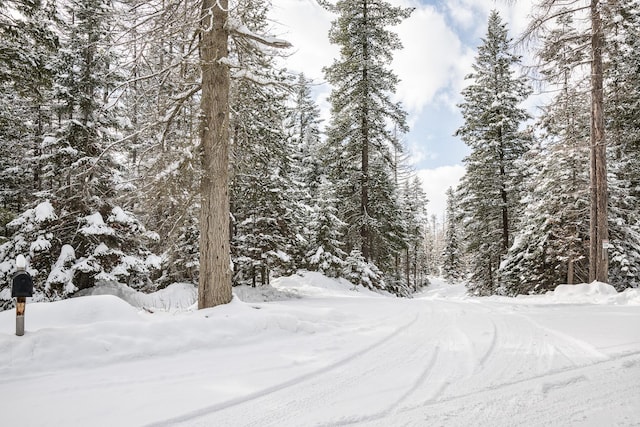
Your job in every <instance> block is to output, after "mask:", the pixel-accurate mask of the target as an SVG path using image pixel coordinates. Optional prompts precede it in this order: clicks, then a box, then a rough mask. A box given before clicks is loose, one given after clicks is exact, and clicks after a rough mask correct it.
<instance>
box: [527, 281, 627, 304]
mask: <svg viewBox="0 0 640 427" xmlns="http://www.w3.org/2000/svg"><path fill="white" fill-rule="evenodd" d="M525 298H528V299H529V300H535V299H540V298H541V299H543V300H544V302H546V303H562V304H576V303H582V304H616V305H640V289H631V288H630V289H626V290H624V291H623V292H618V291H616V289H615V288H614V287H613V286H611V285H609V284H607V283H602V282H593V283H580V284H576V285H559V286H557V287H556V288H555V289H554V290H553V291H549V292H547V293H546V294H544V295H542V296H531V297H525Z"/></svg>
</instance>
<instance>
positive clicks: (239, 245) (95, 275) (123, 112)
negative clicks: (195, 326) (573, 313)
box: [0, 0, 437, 308]
mask: <svg viewBox="0 0 640 427" xmlns="http://www.w3.org/2000/svg"><path fill="white" fill-rule="evenodd" d="M323 6H324V7H326V8H328V9H330V10H331V11H333V12H334V13H335V14H336V16H337V18H336V21H335V22H334V24H333V26H332V29H331V32H330V34H329V37H330V39H331V41H332V42H333V43H336V44H337V45H338V46H340V48H341V54H340V57H339V58H337V59H336V60H335V62H334V63H333V64H327V67H326V69H325V73H326V78H327V80H328V81H329V82H330V83H331V84H332V85H333V87H334V90H333V93H332V95H331V104H332V114H331V120H330V123H328V124H326V126H325V125H324V124H323V123H322V121H321V119H320V110H319V107H318V106H317V104H316V103H315V101H314V99H313V95H312V90H313V82H311V81H310V80H309V79H307V78H306V77H305V76H304V75H296V74H293V73H291V72H289V71H288V70H286V68H284V66H283V65H282V64H283V61H282V60H280V59H279V57H280V56H282V51H283V49H286V48H287V47H288V46H289V43H287V42H286V41H283V40H279V39H277V38H274V37H271V36H270V35H269V30H270V29H269V21H268V16H267V14H268V12H269V8H270V3H269V2H268V1H261V0H252V1H247V2H227V1H209V0H205V1H200V0H179V1H171V2H168V1H166V0H152V1H141V0H83V1H80V0H68V1H53V0H49V1H47V0H42V1H29V2H25V1H19V0H6V1H3V2H2V3H0V11H1V12H2V13H1V14H0V17H1V20H0V31H1V32H2V38H3V40H4V46H3V47H2V51H1V52H0V91H2V96H1V97H0V99H1V101H0V102H2V103H3V108H2V109H1V111H0V151H1V153H0V162H1V163H0V176H1V178H0V179H1V180H2V183H3V185H2V188H1V189H0V205H1V208H0V209H1V214H2V222H1V225H2V230H1V231H2V232H1V233H0V239H1V240H0V263H1V264H0V265H1V266H2V268H0V275H1V276H0V282H1V283H2V285H1V287H0V289H2V291H1V292H0V299H1V300H2V302H1V304H2V305H3V307H5V308H6V307H8V306H10V304H11V301H10V295H9V288H8V284H9V282H10V276H11V274H12V272H13V270H14V269H15V266H14V259H15V257H16V256H17V255H18V254H24V255H26V256H27V258H28V260H29V269H30V272H31V273H32V274H33V276H34V279H35V283H36V296H35V298H36V299H38V300H56V299H60V298H66V297H69V296H72V295H75V294H77V293H78V292H79V291H82V290H83V289H86V288H90V287H92V286H95V285H96V284H99V283H101V282H105V281H106V282H109V281H112V282H119V283H124V284H127V285H128V286H131V287H132V288H134V289H138V290H141V291H154V290H156V289H158V288H159V287H164V286H167V285H168V284H171V283H174V282H191V283H199V286H200V298H201V301H200V306H201V307H204V306H211V305H216V304H219V303H224V302H227V301H228V300H229V299H230V298H231V286H232V285H239V284H248V285H252V286H260V285H266V284H268V283H269V281H270V279H271V278H272V277H274V276H277V275H283V274H291V273H293V272H295V271H297V270H299V269H306V270H317V271H321V272H323V273H324V274H326V275H328V276H331V277H344V278H347V279H349V280H350V281H352V282H354V283H358V284H362V285H364V286H367V287H370V288H373V289H380V290H385V291H389V292H391V293H394V294H397V295H409V294H410V293H411V292H413V291H415V290H416V289H418V288H419V287H421V286H422V285H424V284H425V283H426V282H427V280H426V276H427V274H430V273H433V272H434V271H435V269H436V268H437V266H436V265H435V262H434V260H435V257H434V256H428V252H430V253H433V252H434V251H435V248H434V247H433V245H432V246H431V247H427V246H428V245H426V244H425V242H426V241H427V240H433V239H432V238H431V235H432V233H430V232H428V221H427V214H426V203H427V199H426V195H425V194H424V192H423V190H422V186H421V183H420V181H419V180H418V179H417V177H416V176H415V175H414V174H413V173H412V171H411V170H410V168H409V167H408V162H407V159H406V153H404V148H403V144H402V134H403V133H404V132H406V131H407V125H406V113H405V112H404V111H403V109H402V106H401V105H399V104H397V103H394V102H393V101H392V100H391V98H392V96H393V92H394V91H395V85H396V84H397V77H396V76H395V75H394V74H393V72H392V71H391V70H390V69H389V67H388V64H389V62H390V59H391V57H392V53H393V51H394V50H396V49H399V48H401V45H400V42H399V39H398V37H397V35H395V33H393V32H392V31H391V30H390V28H391V27H392V26H393V25H396V24H398V23H399V22H400V21H401V20H403V19H405V18H407V17H408V16H409V15H410V13H411V10H410V9H405V8H399V7H392V6H390V5H389V4H387V3H386V2H384V1H373V0H368V1H361V2H344V1H340V2H337V3H328V2H327V3H324V4H323Z"/></svg>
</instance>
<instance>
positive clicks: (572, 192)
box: [500, 15, 590, 295]
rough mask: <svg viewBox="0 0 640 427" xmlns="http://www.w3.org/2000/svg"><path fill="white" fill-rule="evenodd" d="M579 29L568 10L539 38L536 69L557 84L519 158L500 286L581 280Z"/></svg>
mask: <svg viewBox="0 0 640 427" xmlns="http://www.w3.org/2000/svg"><path fill="white" fill-rule="evenodd" d="M586 40H587V36H586V35H583V34H581V33H579V32H578V31H576V29H575V28H574V25H573V18H572V16H571V15H562V16H560V17H558V19H557V25H556V28H554V29H552V30H551V31H549V33H548V34H547V35H546V36H545V37H544V38H543V46H542V49H541V50H540V52H539V57H540V60H541V61H542V64H541V74H542V75H543V76H544V77H545V79H546V81H547V82H548V83H550V84H552V85H553V86H554V87H557V94H556V96H555V97H554V98H553V100H552V101H551V103H550V104H549V105H548V106H546V107H544V108H543V110H542V111H543V113H542V115H541V117H540V119H539V126H540V128H541V129H540V138H541V141H542V142H541V145H540V146H539V147H536V148H534V149H533V150H531V151H530V152H529V153H528V155H527V157H525V159H526V163H527V164H528V169H529V172H528V173H527V176H528V177H529V182H528V184H527V197H526V203H527V210H526V212H525V214H524V215H523V220H522V225H521V228H520V231H519V233H518V234H517V236H516V239H515V243H514V245H513V246H512V247H511V248H510V250H509V253H508V255H507V258H506V259H505V261H504V262H503V265H502V267H501V271H500V276H501V277H500V279H501V291H500V292H501V293H505V294H509V295H515V294H519V293H523V294H526V293H531V292H544V291H546V290H550V289H553V288H555V286H557V285H559V284H561V283H570V284H573V283H575V282H579V281H586V280H587V279H588V275H587V273H588V270H589V268H588V249H587V247H586V246H585V244H584V242H585V241H586V240H588V235H589V230H588V227H587V224H586V223H585V221H584V218H585V217H587V216H588V211H589V193H588V189H589V175H588V169H587V168H586V165H587V164H588V162H589V134H588V129H589V120H590V119H589V114H590V113H589V109H588V104H589V99H588V92H589V87H588V86H586V85H584V84H580V83H576V82H580V80H579V79H576V78H575V77H576V75H580V74H581V73H582V70H581V69H580V66H581V64H583V63H584V62H585V60H586V58H585V51H584V50H582V49H580V48H579V47H580V46H581V45H583V44H584V43H585V41H586Z"/></svg>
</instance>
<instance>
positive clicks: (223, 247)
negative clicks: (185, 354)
mask: <svg viewBox="0 0 640 427" xmlns="http://www.w3.org/2000/svg"><path fill="white" fill-rule="evenodd" d="M227 10H228V1H227V0H202V15H201V17H202V22H201V25H202V32H201V38H200V56H201V57H200V60H201V68H202V99H201V101H200V107H201V111H200V113H201V115H202V120H201V124H200V126H201V129H200V137H201V149H202V181H201V184H200V192H201V199H202V206H201V211H200V279H199V284H198V308H199V309H202V308H207V307H214V306H216V305H220V304H226V303H228V302H229V301H231V267H230V263H231V262H230V242H229V184H228V179H229V128H228V126H229V69H228V68H227V66H226V65H224V64H223V63H221V62H220V61H219V60H220V59H221V58H225V57H227V55H228V44H227V42H228V37H229V34H228V32H227V30H226V29H225V23H226V22H227Z"/></svg>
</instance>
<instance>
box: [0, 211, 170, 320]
mask: <svg viewBox="0 0 640 427" xmlns="http://www.w3.org/2000/svg"><path fill="white" fill-rule="evenodd" d="M103 210H104V211H106V212H107V215H106V218H107V220H106V222H105V220H104V217H103V215H102V214H101V213H100V212H94V213H91V214H89V215H87V216H74V215H70V214H69V213H67V212H57V211H56V209H55V208H54V206H53V204H52V203H51V202H50V201H48V200H46V201H44V202H41V203H39V204H38V205H36V206H35V207H34V208H31V209H27V210H26V211H25V212H23V213H22V214H21V215H19V216H18V217H17V218H15V219H14V220H13V221H11V222H9V223H8V224H7V229H8V232H9V240H8V241H7V242H5V243H3V244H2V245H0V308H2V309H6V308H7V307H9V306H10V305H11V295H10V294H11V292H10V286H11V277H12V275H13V273H14V272H15V270H16V268H15V258H16V256H18V255H24V256H25V257H26V258H27V260H28V268H27V271H28V272H29V273H30V274H31V275H32V276H33V279H34V285H35V289H34V300H36V301H38V300H58V299H63V298H66V297H68V296H70V295H71V294H73V293H74V292H76V291H77V290H79V289H84V288H88V287H91V286H93V285H95V283H96V282H98V281H101V280H103V281H117V282H120V283H126V284H127V285H129V286H131V287H133V288H135V289H142V290H146V289H150V288H151V287H152V286H151V280H150V279H151V278H153V276H154V274H155V273H156V271H158V270H159V269H160V264H161V262H160V260H159V257H157V256H155V255H154V254H152V253H151V252H150V251H149V250H147V249H146V245H145V242H146V241H149V240H150V239H154V238H157V236H155V235H153V233H148V232H147V231H146V230H145V228H144V226H143V225H142V224H141V223H140V222H139V221H138V220H137V219H136V218H135V217H134V216H133V215H132V214H130V213H128V212H125V211H124V210H122V209H121V208H119V207H105V208H104V209H103Z"/></svg>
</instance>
